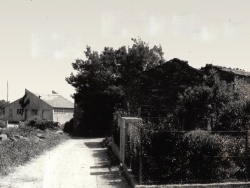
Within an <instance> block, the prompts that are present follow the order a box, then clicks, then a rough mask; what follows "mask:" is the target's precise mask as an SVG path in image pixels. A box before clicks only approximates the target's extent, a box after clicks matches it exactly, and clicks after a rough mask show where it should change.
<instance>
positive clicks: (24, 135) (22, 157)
mask: <svg viewBox="0 0 250 188" xmlns="http://www.w3.org/2000/svg"><path fill="white" fill-rule="evenodd" d="M1 132H2V133H4V134H6V135H8V138H9V139H8V140H3V141H0V151H1V152H0V174H1V175H7V174H8V173H9V172H10V171H11V168H12V167H17V166H19V165H22V164H24V163H26V162H27V161H29V160H30V159H31V158H33V157H35V156H37V155H39V154H41V153H42V152H43V151H45V150H48V149H50V148H52V147H54V146H56V145H58V144H59V143H61V142H62V141H64V140H66V139H67V138H68V137H67V136H66V135H61V134H56V133H55V132H54V131H52V130H50V131H42V130H39V129H36V128H33V127H29V126H21V127H19V128H8V129H4V130H2V131H1ZM37 135H43V139H40V138H39V137H37Z"/></svg>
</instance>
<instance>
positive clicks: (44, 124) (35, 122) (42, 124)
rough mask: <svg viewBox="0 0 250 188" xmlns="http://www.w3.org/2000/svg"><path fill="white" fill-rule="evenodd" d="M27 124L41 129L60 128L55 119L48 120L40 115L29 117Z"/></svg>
mask: <svg viewBox="0 0 250 188" xmlns="http://www.w3.org/2000/svg"><path fill="white" fill-rule="evenodd" d="M25 125H26V126H30V127H34V128H37V129H40V130H46V129H50V130H56V129H59V128H60V127H59V123H58V122H54V121H48V120H45V119H42V118H39V117H36V118H32V119H29V120H27V121H26V122H25Z"/></svg>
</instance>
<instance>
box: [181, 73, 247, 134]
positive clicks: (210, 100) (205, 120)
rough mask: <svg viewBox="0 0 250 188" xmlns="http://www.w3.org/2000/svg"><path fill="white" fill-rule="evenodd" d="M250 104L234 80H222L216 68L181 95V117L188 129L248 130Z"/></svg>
mask: <svg viewBox="0 0 250 188" xmlns="http://www.w3.org/2000/svg"><path fill="white" fill-rule="evenodd" d="M248 106H249V103H248V102H247V100H246V99H245V97H244V96H243V95H242V93H241V91H239V90H238V89H236V88H235V87H234V83H227V82H226V81H224V80H221V79H220V78H219V76H218V74H217V72H216V71H214V70H212V71H210V73H209V74H208V75H206V76H204V82H203V83H202V84H201V85H197V86H194V87H189V88H187V89H186V90H185V92H184V93H182V94H181V95H180V97H179V116H182V117H183V118H184V125H185V129H186V130H193V129H197V128H201V129H207V126H208V125H210V126H211V128H212V129H213V130H244V129H245V125H246V121H247V113H248V112H247V111H248V108H249V107H248Z"/></svg>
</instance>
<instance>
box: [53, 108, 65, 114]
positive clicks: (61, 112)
mask: <svg viewBox="0 0 250 188" xmlns="http://www.w3.org/2000/svg"><path fill="white" fill-rule="evenodd" d="M54 114H65V109H62V108H55V109H54Z"/></svg>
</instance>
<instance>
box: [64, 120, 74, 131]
mask: <svg viewBox="0 0 250 188" xmlns="http://www.w3.org/2000/svg"><path fill="white" fill-rule="evenodd" d="M73 126H74V118H72V119H71V120H69V121H67V122H66V123H65V124H64V127H63V131H64V132H65V133H69V134H72V133H73Z"/></svg>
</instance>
